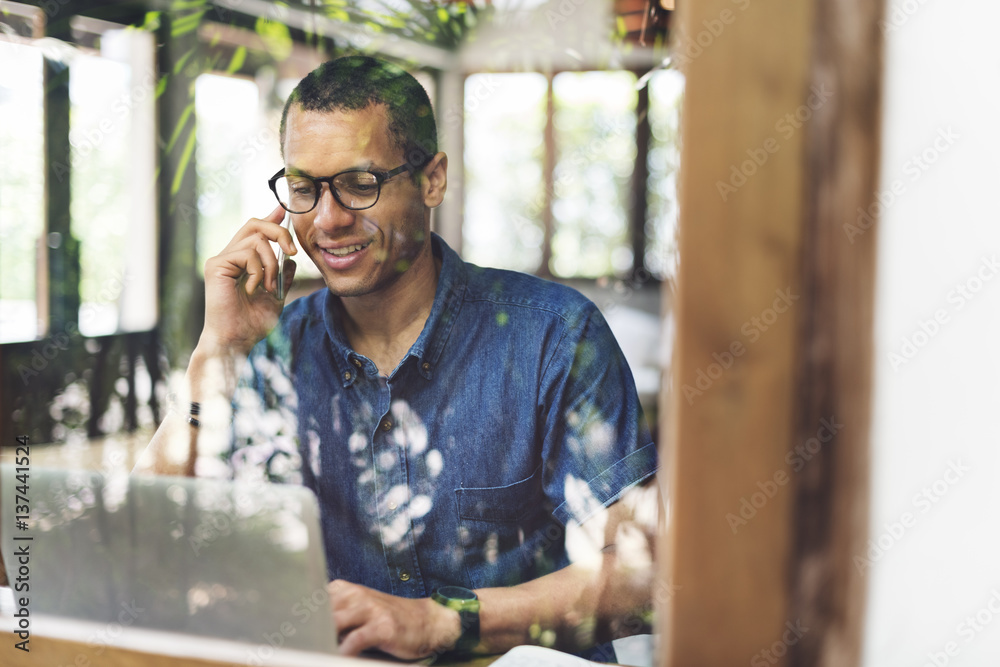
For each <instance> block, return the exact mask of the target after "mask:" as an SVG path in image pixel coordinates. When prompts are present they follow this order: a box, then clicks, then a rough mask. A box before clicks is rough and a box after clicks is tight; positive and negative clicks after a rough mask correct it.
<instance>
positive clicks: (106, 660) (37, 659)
mask: <svg viewBox="0 0 1000 667" xmlns="http://www.w3.org/2000/svg"><path fill="white" fill-rule="evenodd" d="M0 620H2V621H3V624H4V625H5V626H7V628H9V627H10V621H12V620H13V619H11V618H9V617H2V618H0ZM7 628H3V629H0V663H2V664H3V665H5V667H39V666H42V665H44V666H49V665H51V666H52V667H56V666H58V665H62V666H65V667H246V665H248V664H251V663H250V662H249V661H248V659H247V658H248V657H249V656H250V655H251V654H250V653H249V652H248V651H247V649H245V648H244V649H243V651H244V655H242V656H239V657H237V656H236V655H234V654H233V651H229V653H230V656H231V657H229V658H225V657H219V656H218V655H216V657H209V655H210V654H212V653H215V654H218V653H219V651H218V650H217V647H218V644H219V642H216V641H215V640H206V639H204V638H201V637H193V636H184V637H183V639H184V642H183V644H184V645H185V646H184V648H183V649H181V650H180V652H182V653H184V655H176V654H174V655H170V654H167V653H166V652H160V651H158V650H155V649H144V648H136V647H128V646H111V645H108V646H100V645H95V644H94V643H92V642H88V641H81V640H79V639H66V638H61V637H56V636H49V635H42V634H37V633H35V632H32V634H31V637H30V640H29V644H28V646H29V648H30V649H31V650H30V652H28V653H25V652H24V651H21V650H18V649H16V648H14V645H15V644H16V643H17V642H19V641H20V638H18V636H17V635H15V634H14V633H13V632H10V631H9V630H8V629H7ZM226 643H227V644H228V642H226ZM213 647H215V648H214V649H213ZM202 648H204V649H205V650H204V651H202V650H201V649H202ZM234 650H239V648H238V647H237V648H236V649H234ZM172 651H174V652H177V651H178V648H177V646H176V645H175V646H174V647H173V648H172ZM275 657H277V658H278V660H277V661H276V662H271V661H270V660H268V662H266V663H265V664H268V665H272V664H273V665H275V667H277V666H278V665H281V666H284V665H295V666H296V667H313V666H314V665H315V666H317V667H318V666H321V665H327V666H330V667H341V666H343V667H364V666H367V667H372V666H378V665H384V666H387V667H388V666H391V665H399V664H405V663H399V662H386V661H381V660H370V659H362V658H347V657H342V656H324V655H319V654H305V653H301V652H297V651H284V652H280V655H277V652H276V656H275ZM499 657H500V656H499V655H493V656H483V657H480V658H475V659H472V660H466V661H447V660H442V661H439V662H436V663H434V664H435V665H445V666H456V667H457V666H463V667H483V666H485V665H489V664H491V663H493V662H494V661H496V660H497V659H498V658H499ZM418 664H419V663H418Z"/></svg>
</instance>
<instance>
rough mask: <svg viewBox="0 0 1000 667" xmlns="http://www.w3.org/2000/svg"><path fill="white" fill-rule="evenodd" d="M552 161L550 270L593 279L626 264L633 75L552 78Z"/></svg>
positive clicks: (623, 268)
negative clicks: (554, 157) (555, 156)
mask: <svg viewBox="0 0 1000 667" xmlns="http://www.w3.org/2000/svg"><path fill="white" fill-rule="evenodd" d="M553 92H554V96H555V100H554V101H555V137H556V145H557V146H558V153H559V159H558V161H557V163H556V168H555V173H554V174H553V176H554V178H555V198H554V201H553V204H552V214H553V217H554V220H555V232H554V235H553V239H552V267H551V268H552V272H553V273H554V274H555V275H557V276H562V277H574V276H576V277H590V278H596V277H599V276H605V275H610V274H624V273H626V272H628V271H629V269H631V267H632V248H631V243H630V242H629V234H628V205H629V193H630V188H629V177H630V176H631V175H632V169H633V165H634V162H635V155H636V148H635V123H636V117H635V108H636V100H637V95H636V91H635V76H634V75H633V74H631V73H630V72H565V73H562V74H557V75H556V76H555V78H554V79H553Z"/></svg>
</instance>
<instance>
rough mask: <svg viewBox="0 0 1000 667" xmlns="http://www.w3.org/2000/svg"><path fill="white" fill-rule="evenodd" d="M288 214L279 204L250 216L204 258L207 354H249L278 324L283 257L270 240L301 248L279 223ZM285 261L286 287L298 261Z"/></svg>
mask: <svg viewBox="0 0 1000 667" xmlns="http://www.w3.org/2000/svg"><path fill="white" fill-rule="evenodd" d="M284 213H285V210H284V209H283V208H281V207H280V206H278V207H277V208H275V209H274V210H273V211H271V213H270V214H268V216H267V217H265V218H263V219H258V218H251V219H250V221H249V222H247V223H246V224H245V225H243V227H241V228H240V230H239V231H238V232H237V233H236V235H235V236H234V237H233V239H232V240H231V241H230V242H229V245H227V246H226V247H225V249H224V250H223V251H222V252H221V253H219V254H218V255H216V256H215V257H213V258H211V259H209V260H208V261H207V262H205V327H204V329H203V330H202V333H201V339H200V340H199V341H198V347H200V348H202V352H203V353H207V354H208V355H209V356H214V355H216V354H219V353H222V352H225V353H230V354H248V353H249V352H250V349H251V348H253V346H254V345H256V344H257V342H258V341H259V340H261V339H262V338H263V337H264V336H266V335H267V334H268V332H269V331H270V330H271V329H272V328H274V325H275V324H276V323H277V321H278V315H280V314H281V308H282V303H281V302H280V301H278V299H277V298H275V296H274V294H275V293H276V292H277V289H278V282H277V281H278V259H277V258H276V257H275V256H274V251H273V250H272V249H271V245H270V243H268V242H269V241H275V242H277V243H278V244H279V245H280V246H281V248H282V250H284V251H285V254H287V255H294V254H295V253H296V252H297V250H296V248H295V244H294V243H293V242H292V235H291V233H290V232H289V231H288V230H287V229H285V228H284V227H282V226H281V225H280V223H281V220H282V218H283V216H284ZM286 261H287V262H288V263H286V265H285V269H286V271H285V276H284V282H285V289H286V291H287V289H288V287H289V286H290V285H291V282H292V277H293V276H294V274H295V269H294V267H295V263H294V262H291V261H289V260H286Z"/></svg>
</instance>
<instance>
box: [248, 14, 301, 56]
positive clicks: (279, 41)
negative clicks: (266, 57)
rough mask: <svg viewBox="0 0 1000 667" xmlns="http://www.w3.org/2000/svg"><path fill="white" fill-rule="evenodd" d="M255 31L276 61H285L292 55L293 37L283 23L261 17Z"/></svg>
mask: <svg viewBox="0 0 1000 667" xmlns="http://www.w3.org/2000/svg"><path fill="white" fill-rule="evenodd" d="M254 30H256V31H257V34H258V35H260V38H261V39H262V40H264V46H265V47H267V51H268V53H270V54H271V56H272V57H273V58H274V59H275V60H279V61H281V60H285V59H286V58H288V56H290V55H291V54H292V36H291V34H290V33H289V32H288V27H287V26H285V25H284V24H283V23H279V22H278V21H268V20H267V19H266V18H264V17H259V18H258V19H257V23H256V24H255V25H254Z"/></svg>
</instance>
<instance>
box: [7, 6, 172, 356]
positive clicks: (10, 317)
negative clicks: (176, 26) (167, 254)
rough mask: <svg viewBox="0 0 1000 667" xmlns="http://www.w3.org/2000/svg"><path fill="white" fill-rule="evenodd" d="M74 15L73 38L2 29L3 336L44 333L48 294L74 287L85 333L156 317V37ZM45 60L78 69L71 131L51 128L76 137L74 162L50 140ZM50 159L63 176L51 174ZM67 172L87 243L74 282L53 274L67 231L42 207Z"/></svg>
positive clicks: (27, 337)
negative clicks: (53, 259) (53, 258)
mask: <svg viewBox="0 0 1000 667" xmlns="http://www.w3.org/2000/svg"><path fill="white" fill-rule="evenodd" d="M14 7H15V8H16V10H17V11H28V12H30V11H31V10H30V8H21V7H20V6H14ZM5 18H6V17H5ZM36 24H37V25H41V22H40V17H39V19H38V21H37V22H36ZM70 25H71V29H72V35H73V43H67V42H61V41H57V40H52V39H45V40H40V39H38V40H36V39H30V38H23V37H19V36H17V35H2V36H0V48H2V49H3V52H4V63H5V66H4V67H3V68H2V71H0V144H2V146H3V152H4V155H16V156H17V159H16V160H3V162H2V164H0V182H2V183H3V192H2V194H0V303H2V306H3V308H2V315H0V318H2V319H0V343H9V342H17V341H31V340H35V339H37V338H39V337H41V336H44V335H45V334H46V333H48V331H47V330H48V328H49V323H48V317H47V313H48V304H49V300H50V297H51V296H52V295H62V294H75V293H76V291H77V290H78V291H79V294H80V311H79V330H80V332H81V333H82V334H83V335H85V336H100V335H108V334H113V333H117V332H130V331H145V330H148V329H150V328H152V327H153V326H154V325H155V323H156V224H155V222H156V175H155V157H156V156H155V150H156V145H155V137H154V134H153V132H154V130H153V127H154V117H155V116H154V107H153V104H154V99H155V88H156V78H155V71H154V66H153V40H152V37H151V36H150V35H149V34H147V33H144V32H141V31H138V30H130V29H126V28H124V27H122V26H119V25H115V24H110V23H107V22H104V21H96V20H93V19H87V18H82V17H74V18H73V19H72V20H71V23H70ZM36 36H37V35H36ZM46 60H48V61H50V62H51V63H52V68H53V69H54V70H59V69H62V70H63V71H66V70H68V73H69V77H68V82H69V97H70V119H69V120H70V124H69V132H68V137H67V136H63V137H62V138H59V137H54V139H53V143H54V144H57V145H58V144H61V142H63V141H68V148H69V159H68V164H66V163H64V162H67V161H66V160H65V158H60V157H59V156H58V155H57V151H58V148H57V146H46V138H45V132H46V130H45V127H46V122H47V119H46V114H47V113H49V112H48V111H47V110H46V108H45V105H44V101H43V88H44V86H45V85H46V84H45V83H44V68H45V62H46ZM51 85H60V84H59V83H58V82H56V81H54V82H53V83H52V84H51ZM50 120H51V119H50ZM55 127H59V125H58V123H57V124H56V125H55ZM62 145H65V144H62ZM46 151H48V152H49V154H50V155H49V156H47V155H46ZM60 160H63V161H60ZM47 164H51V173H52V174H53V176H52V177H53V178H54V179H55V181H56V182H47V180H46V173H47V167H46V165H47ZM66 179H68V181H69V187H70V229H69V233H70V234H71V235H72V236H73V237H74V238H75V239H76V240H77V241H79V245H80V276H79V283H78V284H76V283H75V282H74V284H68V285H67V284H62V283H59V282H58V281H59V279H56V278H52V279H51V280H50V276H49V271H48V261H47V256H48V252H49V251H50V249H51V250H54V251H56V252H59V249H60V248H63V247H65V244H66V242H67V239H64V238H63V233H64V231H65V230H50V229H48V228H47V223H46V219H45V218H46V215H47V213H46V201H47V200H48V199H49V198H50V197H51V196H52V188H53V187H62V186H64V184H65V182H66ZM69 280H71V281H75V278H70V279H69ZM56 283H58V284H56Z"/></svg>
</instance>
